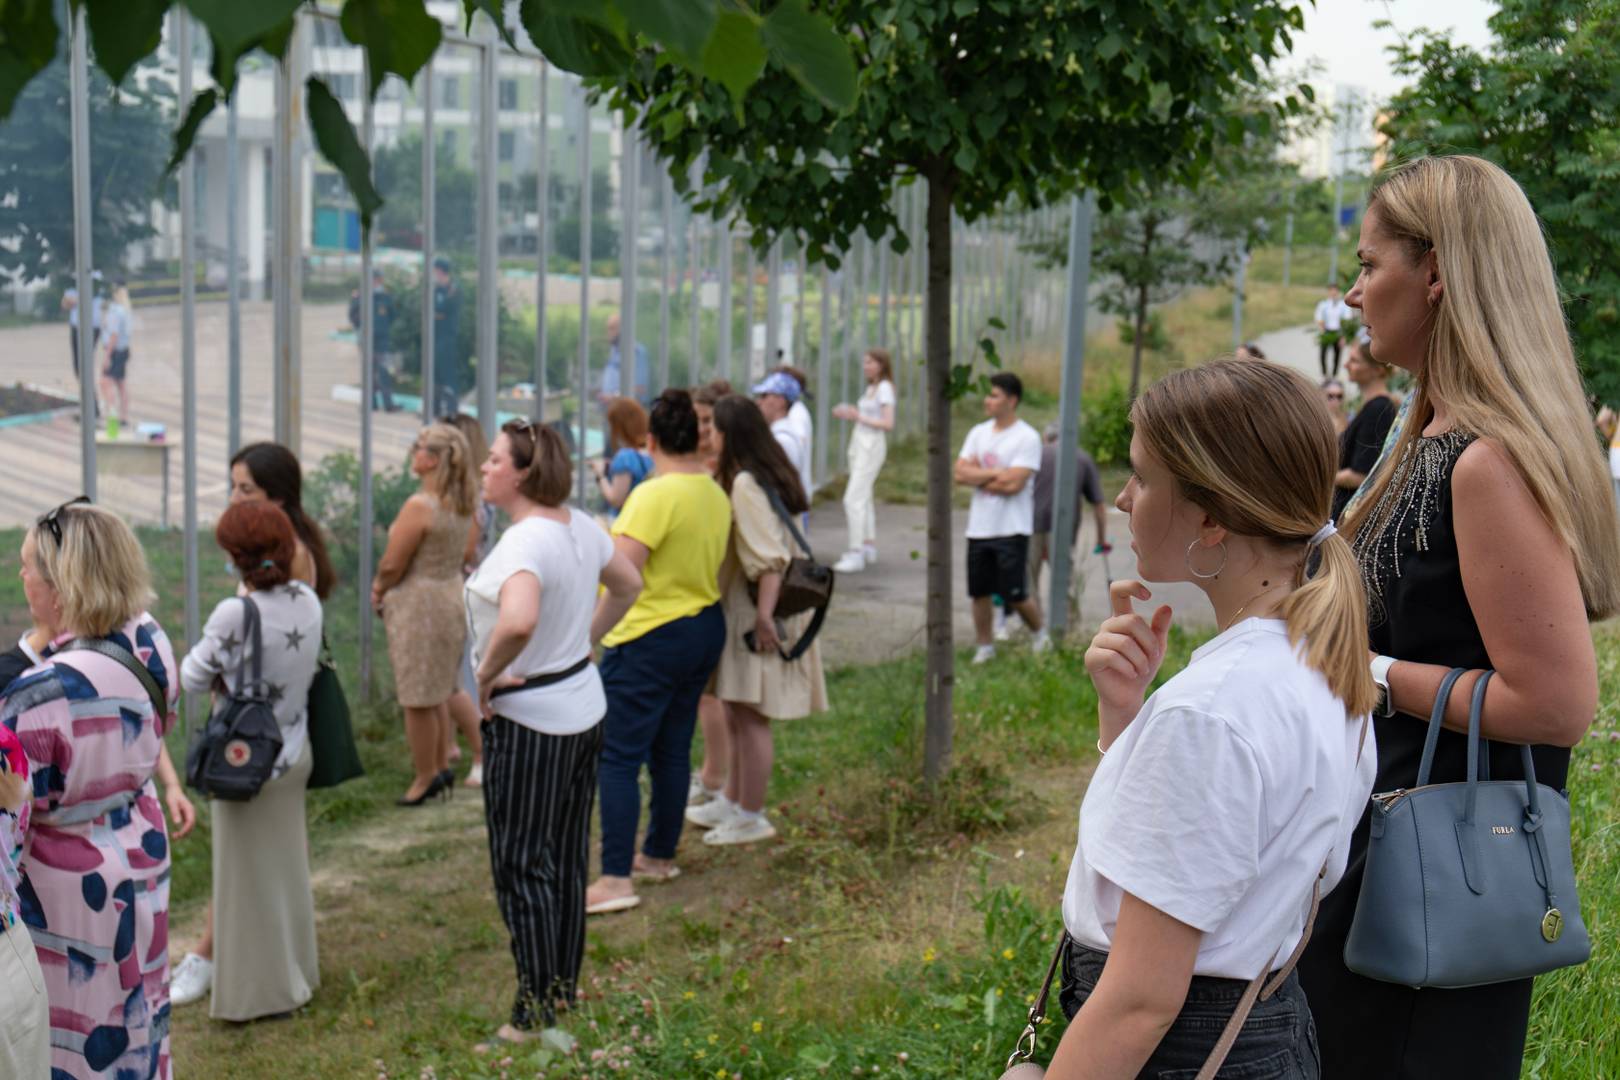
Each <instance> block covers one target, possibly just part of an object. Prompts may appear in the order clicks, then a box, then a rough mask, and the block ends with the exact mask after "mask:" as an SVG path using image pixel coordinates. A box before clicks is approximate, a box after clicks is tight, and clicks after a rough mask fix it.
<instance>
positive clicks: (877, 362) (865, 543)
mask: <svg viewBox="0 0 1620 1080" xmlns="http://www.w3.org/2000/svg"><path fill="white" fill-rule="evenodd" d="M861 374H863V375H865V376H866V390H865V391H864V392H863V393H862V394H861V400H860V401H859V402H857V403H855V404H854V405H851V404H849V403H848V402H842V403H840V404H838V405H836V406H834V407H833V416H835V417H837V418H838V419H839V420H846V421H848V422H849V423H851V424H853V425H854V426H853V427H852V428H851V429H850V433H849V482H848V483H847V484H845V485H844V516H845V518H847V519H848V521H849V547H848V548H846V549H845V550H844V554H843V555H842V556H840V557H839V559H838V561H837V562H836V563H834V564H833V569H834V570H835V571H837V572H838V573H840V574H854V573H859V572H860V571H862V570H864V569H866V568H867V567H868V566H871V565H872V564H873V563H875V562H877V555H878V552H877V502H876V500H875V499H874V497H873V489H874V488H876V486H877V478H878V473H879V472H880V471H881V470H882V468H883V461H884V458H886V457H887V456H888V453H889V432H891V431H893V430H894V407H895V396H894V382H893V381H892V379H893V376H892V374H891V370H890V360H889V350H887V349H868V350H867V352H866V355H865V356H863V357H861Z"/></svg>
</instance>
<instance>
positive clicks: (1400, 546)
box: [1354, 430, 1569, 791]
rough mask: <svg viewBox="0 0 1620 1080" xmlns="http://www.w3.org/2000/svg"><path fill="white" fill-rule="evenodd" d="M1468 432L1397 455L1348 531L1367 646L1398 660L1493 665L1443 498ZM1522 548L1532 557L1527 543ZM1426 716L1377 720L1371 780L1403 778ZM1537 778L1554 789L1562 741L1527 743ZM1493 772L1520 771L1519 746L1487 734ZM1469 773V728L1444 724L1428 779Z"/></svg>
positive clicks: (1559, 784)
mask: <svg viewBox="0 0 1620 1080" xmlns="http://www.w3.org/2000/svg"><path fill="white" fill-rule="evenodd" d="M1474 438H1475V436H1473V435H1472V434H1470V433H1468V432H1465V431H1458V430H1452V431H1448V432H1444V433H1442V434H1440V435H1435V436H1431V437H1427V438H1420V439H1418V440H1416V441H1415V442H1414V443H1412V444H1411V445H1410V446H1408V447H1407V449H1406V451H1405V452H1404V453H1403V454H1402V455H1401V458H1400V460H1399V461H1398V462H1396V465H1395V471H1394V473H1393V474H1392V475H1391V476H1390V482H1389V486H1388V487H1386V488H1385V489H1384V493H1383V495H1382V496H1381V497H1380V498H1379V500H1378V503H1377V504H1376V505H1375V506H1374V507H1373V508H1372V511H1371V512H1370V513H1369V514H1368V515H1367V518H1366V520H1365V522H1364V523H1363V525H1362V526H1361V528H1360V530H1359V531H1358V532H1357V534H1356V538H1355V542H1354V549H1355V553H1356V558H1357V560H1358V561H1359V562H1360V564H1361V577H1362V583H1363V585H1364V586H1365V587H1366V590H1367V623H1368V631H1369V638H1370V644H1371V647H1372V649H1373V651H1375V652H1377V653H1381V654H1383V655H1385V656H1393V657H1394V658H1395V659H1397V660H1409V661H1413V662H1416V663H1420V664H1440V665H1444V666H1446V667H1462V668H1487V667H1491V666H1493V665H1492V664H1491V658H1490V654H1489V652H1487V651H1486V648H1485V642H1484V640H1483V638H1481V637H1480V633H1479V624H1478V623H1477V622H1475V621H1474V613H1473V609H1472V608H1470V607H1469V605H1468V597H1467V594H1466V593H1464V592H1463V583H1462V568H1461V565H1460V563H1459V560H1458V555H1457V534H1456V531H1455V528H1454V521H1453V515H1452V503H1451V473H1452V470H1453V469H1454V468H1455V467H1456V465H1457V459H1458V458H1459V457H1461V456H1462V453H1463V451H1464V450H1466V449H1468V447H1469V446H1470V445H1471V444H1472V443H1473V441H1474ZM1526 557H1527V558H1529V557H1532V555H1531V553H1529V552H1527V553H1526ZM1428 719H1429V718H1428V716H1427V715H1425V716H1422V717H1413V716H1408V715H1404V714H1401V713H1397V714H1396V715H1394V716H1392V717H1390V718H1389V719H1379V720H1378V721H1377V726H1376V730H1377V736H1378V781H1377V786H1376V789H1375V790H1378V791H1388V790H1391V789H1393V788H1398V787H1411V786H1412V785H1413V784H1415V783H1416V782H1417V771H1418V762H1419V760H1420V759H1421V758H1422V756H1423V738H1424V735H1425V733H1426V731H1427V725H1428ZM1533 757H1534V760H1535V765H1536V779H1537V780H1538V781H1540V782H1541V783H1543V784H1546V785H1548V786H1549V787H1552V788H1558V789H1561V788H1563V786H1564V783H1565V779H1566V777H1567V775H1568V772H1569V751H1568V750H1567V749H1562V748H1559V747H1550V746H1541V747H1536V748H1535V750H1534V752H1533ZM1490 770H1491V776H1492V777H1494V778H1496V779H1508V778H1520V777H1522V776H1523V775H1524V769H1523V767H1522V766H1521V765H1520V762H1519V748H1518V747H1517V746H1515V745H1509V744H1506V743H1502V744H1497V743H1492V744H1491V754H1490ZM1466 778H1467V737H1466V736H1464V735H1463V734H1461V733H1459V732H1454V731H1442V732H1441V733H1440V743H1439V746H1438V747H1437V748H1436V750H1435V760H1434V769H1433V772H1432V773H1431V775H1430V777H1429V780H1430V782H1431V783H1450V782H1456V781H1461V780H1464V779H1466Z"/></svg>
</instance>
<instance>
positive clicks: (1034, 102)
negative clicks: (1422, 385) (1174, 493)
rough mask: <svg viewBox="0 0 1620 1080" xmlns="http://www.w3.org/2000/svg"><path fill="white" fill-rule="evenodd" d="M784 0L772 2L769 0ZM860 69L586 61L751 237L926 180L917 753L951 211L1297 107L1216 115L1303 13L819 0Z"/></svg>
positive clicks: (676, 172) (810, 238)
mask: <svg viewBox="0 0 1620 1080" xmlns="http://www.w3.org/2000/svg"><path fill="white" fill-rule="evenodd" d="M784 6H786V5H784ZM815 7H816V8H817V10H818V11H820V12H822V13H824V14H825V15H826V17H827V18H828V19H830V21H831V23H832V24H833V25H834V26H838V27H842V28H846V30H845V37H846V40H847V43H848V47H849V48H850V49H851V50H852V51H853V52H854V54H855V57H856V60H857V67H858V68H859V70H860V75H859V77H858V82H857V95H856V98H855V103H854V105H853V107H852V108H850V109H848V110H846V111H843V112H839V111H835V110H833V109H829V108H828V107H827V105H826V103H825V102H824V101H823V100H822V99H821V98H819V97H817V96H816V95H815V94H813V93H809V92H807V91H806V90H805V89H803V87H802V86H801V85H800V84H799V82H797V81H796V80H795V78H794V76H793V74H792V73H791V72H790V71H789V70H785V69H784V68H783V67H782V66H780V65H767V66H766V68H765V72H764V74H763V75H762V76H760V78H759V81H758V82H757V83H756V84H755V86H754V87H753V89H752V90H750V91H749V92H748V94H747V95H746V97H744V98H742V100H740V101H738V100H737V99H736V97H735V96H734V95H733V94H730V93H728V92H727V91H726V89H725V88H723V87H722V86H720V85H718V84H716V83H715V82H713V81H712V80H695V79H692V78H690V77H689V76H688V75H687V74H686V73H684V72H681V71H678V70H676V69H675V68H673V67H672V66H671V65H669V64H667V63H664V62H662V61H661V59H660V57H659V56H657V55H654V54H650V53H646V52H644V53H642V54H640V55H639V56H638V57H637V59H636V62H635V63H634V64H633V65H632V66H631V67H630V68H629V69H628V71H627V72H624V73H622V74H620V75H617V76H614V77H612V78H610V79H604V80H603V85H605V86H609V87H611V91H612V99H613V102H614V104H615V105H616V106H617V107H619V108H620V109H621V110H623V111H624V112H625V113H626V114H627V115H630V116H634V117H636V118H638V119H639V120H640V122H641V124H642V130H643V132H644V133H645V137H646V138H647V139H648V140H649V141H650V142H651V143H652V144H653V145H654V146H655V147H656V149H657V151H658V153H659V155H660V156H661V157H662V158H664V159H665V161H666V162H667V163H668V165H669V171H670V174H671V176H672V178H673V180H674V182H675V183H676V185H677V186H678V187H680V188H681V190H683V191H684V190H687V188H688V186H689V184H688V179H687V174H688V170H689V169H690V168H691V166H692V165H693V164H694V163H695V162H696V161H697V160H698V159H699V157H700V156H703V155H706V157H704V160H705V162H706V165H705V172H704V177H703V181H704V183H705V185H706V187H705V189H704V192H703V196H702V199H701V204H702V206H703V207H705V208H708V209H712V210H714V211H715V212H718V213H730V212H733V211H739V212H740V213H741V214H742V215H743V216H744V217H746V219H747V220H748V222H749V224H750V225H752V226H753V233H754V237H755V243H756V244H758V245H759V246H760V249H761V250H764V248H765V247H766V246H767V245H768V243H769V242H770V240H771V239H772V238H773V237H774V236H776V235H778V234H781V233H784V232H796V233H799V234H801V235H802V236H803V237H804V238H805V243H806V250H807V254H808V255H809V257H810V259H811V260H813V261H823V260H824V261H826V262H827V263H828V264H830V265H833V266H837V265H838V263H839V261H840V252H842V251H845V250H847V249H848V247H849V245H850V241H851V239H852V238H853V236H854V235H855V233H856V232H857V231H858V230H864V231H865V232H866V233H867V234H868V235H869V236H871V237H874V238H877V237H882V236H885V235H888V236H891V237H892V240H891V242H892V244H893V246H894V248H895V250H897V251H902V252H903V251H905V250H907V249H908V248H909V246H910V244H911V242H912V238H911V237H909V236H907V235H906V233H905V231H904V230H903V229H902V228H901V226H900V223H899V221H897V220H896V217H895V214H894V211H893V205H894V201H893V196H894V193H895V188H896V185H897V184H909V183H915V182H918V181H921V182H925V183H926V184H927V185H928V210H927V222H928V225H927V241H928V253H929V259H928V264H929V265H928V306H927V317H926V322H925V325H926V327H927V332H926V339H927V343H928V345H927V351H928V356H927V367H928V376H929V378H928V382H929V389H928V396H929V400H928V418H929V419H928V487H929V491H928V498H929V536H928V657H929V662H928V666H929V678H928V687H927V695H928V697H927V718H926V723H927V732H926V735H925V753H924V764H925V771H926V772H927V773H928V775H929V776H930V778H933V777H937V776H938V775H939V772H940V770H941V769H942V768H943V765H944V762H945V759H946V755H947V753H948V750H949V744H950V708H951V704H950V703H951V684H952V681H953V671H952V663H953V661H952V654H951V623H950V605H951V595H950V594H951V585H950V544H951V541H952V537H951V535H950V515H949V504H950V487H951V479H950V455H951V453H952V451H953V449H954V447H953V446H951V435H950V416H949V400H948V396H949V391H950V388H951V385H952V380H951V357H950V354H949V349H950V334H949V325H950V323H949V317H950V307H949V305H950V281H951V253H950V214H951V211H952V210H954V211H955V212H957V213H958V214H960V215H961V216H962V217H963V218H965V219H966V220H969V221H972V220H974V219H976V218H978V217H981V216H982V215H984V214H987V213H989V212H990V211H992V210H994V209H995V208H996V207H998V206H1000V205H1002V204H1004V203H1008V202H1012V201H1017V202H1020V203H1023V204H1026V205H1035V204H1039V203H1042V202H1045V201H1048V200H1051V199H1054V198H1057V197H1061V196H1064V195H1066V194H1068V193H1070V192H1073V191H1075V190H1076V189H1077V188H1079V187H1081V186H1087V185H1089V186H1091V187H1094V188H1096V189H1098V191H1099V192H1100V193H1101V196H1102V199H1101V201H1102V202H1103V203H1104V204H1105V205H1106V204H1107V203H1109V201H1110V200H1111V199H1112V198H1113V196H1114V195H1115V194H1116V193H1119V192H1122V191H1126V190H1128V189H1130V188H1131V186H1132V185H1134V184H1138V183H1140V182H1141V179H1142V178H1143V177H1144V176H1147V175H1165V176H1183V177H1184V176H1187V175H1188V174H1189V173H1196V172H1197V171H1198V170H1199V169H1200V168H1201V167H1202V166H1203V165H1204V164H1205V163H1206V162H1207V161H1208V159H1209V157H1210V155H1211V153H1212V150H1213V147H1214V146H1215V144H1216V143H1217V141H1219V140H1221V139H1223V138H1227V139H1231V140H1234V141H1235V140H1237V139H1239V138H1241V137H1242V135H1243V134H1244V132H1245V131H1246V130H1250V129H1259V128H1263V127H1264V126H1266V125H1269V124H1272V123H1274V122H1276V121H1277V120H1278V119H1280V118H1282V117H1285V116H1288V115H1291V114H1292V113H1293V112H1296V111H1297V110H1298V109H1300V108H1301V107H1302V105H1301V102H1300V101H1298V100H1297V99H1296V98H1294V97H1292V96H1290V97H1288V98H1286V99H1284V101H1282V102H1281V103H1279V104H1278V105H1277V106H1276V109H1275V112H1274V114H1270V115H1267V114H1261V115H1254V116H1250V115H1244V114H1230V115H1222V114H1221V113H1220V109H1221V106H1222V103H1223V102H1225V101H1227V100H1229V99H1231V98H1232V97H1233V96H1235V94H1236V92H1237V91H1238V90H1239V88H1241V87H1245V86H1252V85H1257V84H1259V83H1260V82H1261V81H1262V79H1263V75H1264V70H1265V65H1266V64H1267V63H1268V61H1270V60H1271V59H1273V58H1275V57H1277V56H1278V55H1280V54H1281V53H1282V52H1285V51H1286V49H1287V47H1288V44H1289V35H1290V34H1291V33H1292V32H1294V31H1296V30H1298V29H1299V28H1300V26H1301V25H1302V23H1303V19H1302V16H1301V14H1300V11H1299V8H1298V7H1297V6H1295V5H1294V4H1292V3H1288V2H1286V0H1162V2H1159V3H1154V4H1117V3H1114V2H1113V0H882V2H875V0H822V2H819V3H817V4H816V5H815Z"/></svg>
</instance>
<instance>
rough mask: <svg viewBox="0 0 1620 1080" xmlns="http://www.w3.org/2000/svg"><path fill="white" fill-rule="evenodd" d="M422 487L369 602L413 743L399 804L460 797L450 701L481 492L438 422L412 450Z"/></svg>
mask: <svg viewBox="0 0 1620 1080" xmlns="http://www.w3.org/2000/svg"><path fill="white" fill-rule="evenodd" d="M411 472H413V473H415V474H416V476H417V477H418V478H419V479H420V481H421V484H422V487H421V490H419V491H418V492H417V493H416V494H414V495H412V496H411V497H410V498H409V499H406V500H405V505H404V506H403V507H401V508H400V511H399V516H398V517H396V518H395V519H394V524H393V525H392V526H390V527H389V529H388V548H387V550H385V551H384V552H383V557H382V560H381V561H380V562H379V563H378V564H377V576H376V578H375V579H374V580H373V581H372V584H371V603H372V605H373V606H374V607H375V608H376V609H377V610H378V611H379V612H380V613H381V614H382V618H383V625H384V626H385V627H386V628H387V630H388V658H389V660H390V661H392V663H393V667H394V692H395V694H396V695H397V696H398V698H399V704H400V707H401V708H402V709H404V710H405V741H406V742H407V743H408V744H409V745H410V748H411V763H412V766H413V767H414V769H415V771H416V776H415V778H414V779H413V780H412V781H411V786H410V787H409V788H408V789H407V790H406V792H405V795H404V797H403V798H401V799H400V800H399V804H400V805H401V806H420V805H422V803H424V802H426V801H427V800H428V799H430V798H432V797H433V796H434V795H438V794H439V793H441V792H443V793H444V794H445V796H446V797H448V796H449V793H450V792H451V791H452V790H453V787H454V781H455V774H454V773H452V772H451V771H450V762H449V760H448V754H447V752H446V751H447V748H448V747H449V732H450V709H449V702H450V696H451V695H452V694H454V693H455V692H456V687H457V685H458V677H459V675H460V672H461V651H462V646H463V644H464V639H465V636H466V632H467V631H466V620H465V618H464V617H463V614H462V608H461V585H462V581H461V568H462V566H463V565H464V564H466V563H467V562H469V561H472V560H473V559H475V558H476V551H477V542H478V527H477V525H476V524H475V523H474V521H473V509H474V506H475V505H476V502H477V498H478V488H477V484H476V482H475V478H474V474H473V468H472V454H471V451H470V450H469V449H468V447H467V440H466V438H465V437H463V436H462V434H461V432H459V431H457V430H456V429H455V427H454V426H452V425H450V424H442V423H441V424H430V425H429V426H427V427H425V428H423V429H422V434H421V435H419V436H417V439H416V445H415V446H414V447H413V448H412V450H411Z"/></svg>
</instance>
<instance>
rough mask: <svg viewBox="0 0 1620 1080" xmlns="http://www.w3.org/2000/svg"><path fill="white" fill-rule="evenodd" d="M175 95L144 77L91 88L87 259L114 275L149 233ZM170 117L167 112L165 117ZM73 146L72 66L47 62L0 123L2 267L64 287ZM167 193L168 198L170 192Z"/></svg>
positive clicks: (69, 254) (99, 78) (98, 81)
mask: <svg viewBox="0 0 1620 1080" xmlns="http://www.w3.org/2000/svg"><path fill="white" fill-rule="evenodd" d="M173 110H174V95H173V94H172V93H171V92H169V91H168V88H167V87H166V86H165V85H164V84H163V83H162V82H161V81H157V80H153V81H151V82H149V81H148V80H147V79H146V78H144V77H142V76H141V75H137V76H136V77H135V78H132V79H130V80H129V81H128V82H127V83H126V84H125V85H124V86H123V88H122V89H119V90H114V89H113V86H112V83H110V82H109V81H108V80H107V78H106V77H105V76H103V75H101V74H100V72H96V73H95V74H93V75H92V78H91V87H90V136H91V137H90V191H91V198H90V231H91V261H92V262H93V263H94V264H95V265H96V266H97V267H99V268H101V269H103V270H106V271H109V272H112V271H115V270H117V269H118V268H119V267H120V265H121V264H122V260H123V258H124V253H125V251H126V250H128V248H129V246H130V245H131V244H135V243H138V242H139V241H141V240H145V239H146V238H147V237H149V236H151V235H152V226H151V224H150V220H151V215H150V214H149V213H148V210H149V208H150V207H151V204H152V200H153V199H154V198H157V197H159V195H160V194H162V193H163V192H162V191H161V189H162V187H163V184H162V181H163V175H164V157H165V153H164V145H165V142H166V139H167V135H168V130H169V124H170V121H169V120H168V118H167V116H168V115H172V113H173ZM166 114H167V115H166ZM72 160H73V154H72V139H71V135H70V132H69V130H68V69H67V64H66V63H65V62H59V63H55V64H52V65H51V66H50V67H49V68H47V69H46V71H45V73H44V74H43V75H41V76H39V77H38V78H37V79H35V80H34V81H33V82H32V83H30V84H29V86H28V89H27V90H26V91H24V93H23V96H22V98H21V100H20V101H19V103H18V108H17V110H16V112H15V113H14V114H13V115H12V117H11V119H10V120H7V121H6V122H5V123H4V124H0V236H4V237H8V238H10V239H11V241H12V243H10V244H0V270H4V271H8V272H11V273H14V274H18V275H20V276H21V277H22V278H23V279H25V280H26V279H29V278H54V279H56V280H58V281H65V280H66V278H67V275H68V274H69V273H71V272H72V269H73V173H72ZM167 194H168V195H170V196H171V201H172V192H169V193H167Z"/></svg>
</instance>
